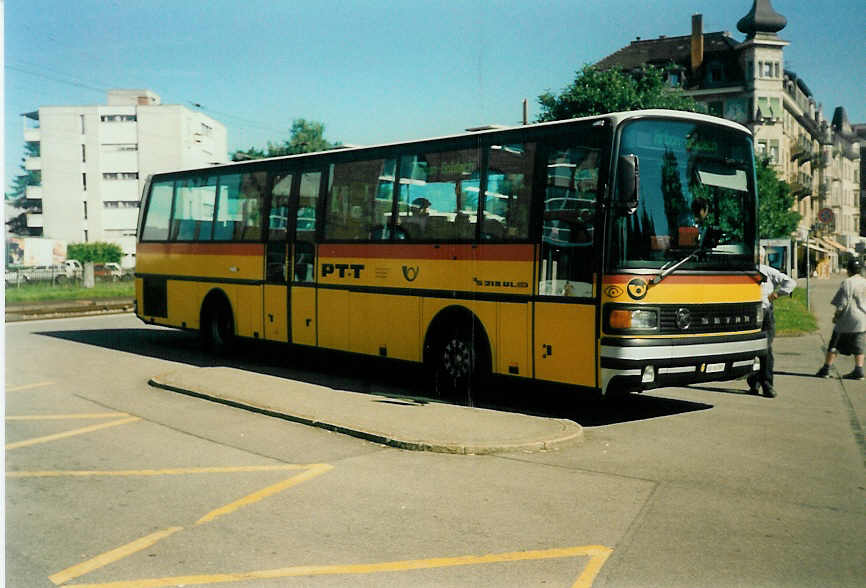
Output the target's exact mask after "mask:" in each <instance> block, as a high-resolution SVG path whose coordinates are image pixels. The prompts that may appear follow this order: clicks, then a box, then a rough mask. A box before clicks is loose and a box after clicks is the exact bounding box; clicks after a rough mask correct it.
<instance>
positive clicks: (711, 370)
mask: <svg viewBox="0 0 866 588" xmlns="http://www.w3.org/2000/svg"><path fill="white" fill-rule="evenodd" d="M705 371H706V373H708V374H715V373H718V372H723V371H725V364H723V363H708V364H707V369H706V370H705Z"/></svg>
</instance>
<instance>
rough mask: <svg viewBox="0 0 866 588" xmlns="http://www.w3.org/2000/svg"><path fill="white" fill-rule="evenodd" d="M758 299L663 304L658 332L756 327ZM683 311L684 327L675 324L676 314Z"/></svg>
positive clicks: (717, 330) (728, 329)
mask: <svg viewBox="0 0 866 588" xmlns="http://www.w3.org/2000/svg"><path fill="white" fill-rule="evenodd" d="M760 306H761V303H760V302H750V303H746V304H743V303H736V304H677V305H664V306H662V307H661V308H660V309H659V310H660V313H659V332H660V333H661V334H663V335H666V334H674V333H721V332H732V331H733V332H736V331H751V330H754V329H760V328H761V325H759V324H757V319H758V309H759V308H760ZM683 311H687V314H688V326H686V327H685V328H682V326H680V325H678V324H677V315H678V314H680V315H682V314H683ZM680 322H681V323H683V321H682V320H681V321H680Z"/></svg>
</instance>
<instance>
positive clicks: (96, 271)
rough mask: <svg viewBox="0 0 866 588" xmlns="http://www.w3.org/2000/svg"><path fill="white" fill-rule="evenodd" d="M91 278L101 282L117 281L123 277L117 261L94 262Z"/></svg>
mask: <svg viewBox="0 0 866 588" xmlns="http://www.w3.org/2000/svg"><path fill="white" fill-rule="evenodd" d="M93 278H94V279H95V280H101V281H103V282H119V281H120V280H123V279H124V272H123V269H122V268H121V267H120V264H118V263H113V262H108V263H96V264H94V265H93Z"/></svg>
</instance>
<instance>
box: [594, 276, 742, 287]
mask: <svg viewBox="0 0 866 588" xmlns="http://www.w3.org/2000/svg"><path fill="white" fill-rule="evenodd" d="M653 277H654V276H653V275H625V276H605V278H604V283H603V285H604V286H606V285H609V284H627V283H629V282H630V281H632V280H633V279H635V278H643V280H644V281H647V282H649V281H650V280H652V279H653ZM664 283H665V284H700V285H706V284H757V283H759V282H758V278H757V274H756V275H755V276H750V275H727V276H712V275H705V274H703V275H679V276H678V275H671V276H668V277H666V278H665V280H664Z"/></svg>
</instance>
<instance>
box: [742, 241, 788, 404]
mask: <svg viewBox="0 0 866 588" xmlns="http://www.w3.org/2000/svg"><path fill="white" fill-rule="evenodd" d="M766 258H767V249H766V248H765V247H763V246H762V247H761V262H760V265H758V271H759V272H761V275H762V276H764V281H762V282H761V306H763V307H764V324H763V325H762V326H761V330H762V331H764V332H765V333H766V334H767V356H766V357H764V358H763V359H761V368H760V369H759V370H758V372H757V373H753V374H752V375H750V376H749V377H748V378H746V381H747V382H748V383H749V393H750V394H757V393H758V387H759V386H760V387H761V389H763V391H764V396H766V397H767V398H775V397H776V389H775V388H773V363H774V362H773V339H774V338H775V337H776V317H775V316H773V301H774V300H776V298H778V297H779V296H782V295H783V294H784V295H786V296H790V295H791V292H793V291H794V288H796V287H797V282H796V280H794V279H793V278H791V277H790V276H788V275H787V274H783V273H782V272H780V271H779V270H777V269H776V268H774V267H770V266H769V265H767V264H766V263H765V261H766Z"/></svg>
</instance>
